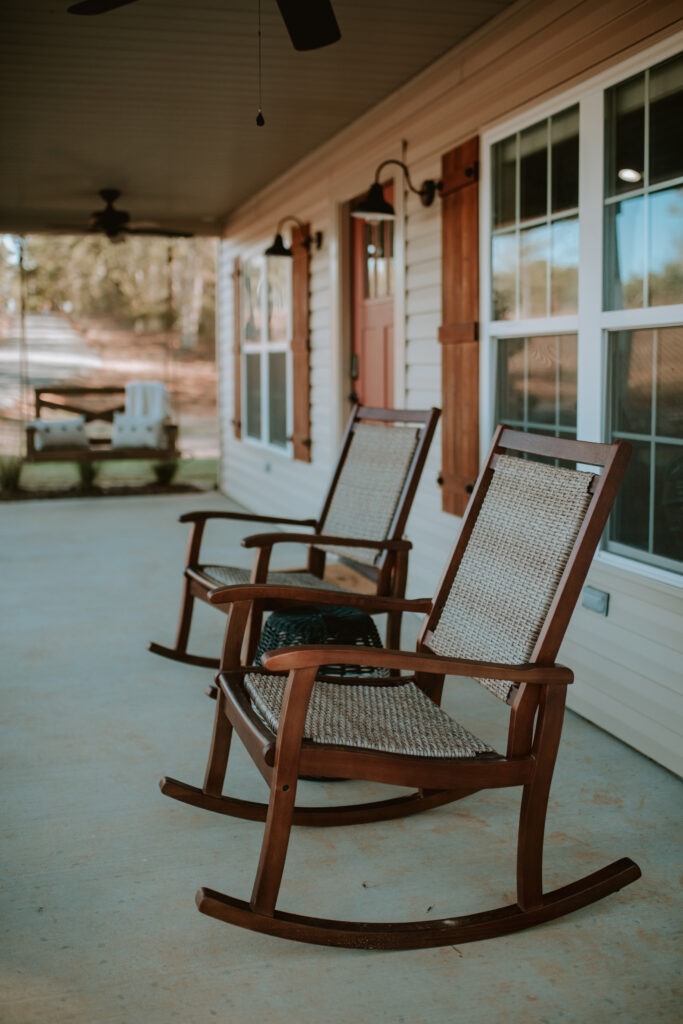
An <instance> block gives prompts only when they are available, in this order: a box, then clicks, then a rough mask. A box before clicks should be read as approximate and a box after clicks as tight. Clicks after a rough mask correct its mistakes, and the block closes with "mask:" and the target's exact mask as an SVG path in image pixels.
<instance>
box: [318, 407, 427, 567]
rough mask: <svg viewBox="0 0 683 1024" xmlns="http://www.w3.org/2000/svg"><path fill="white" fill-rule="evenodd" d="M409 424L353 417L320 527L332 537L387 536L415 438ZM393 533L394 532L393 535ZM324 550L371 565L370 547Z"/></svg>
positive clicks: (374, 554)
mask: <svg viewBox="0 0 683 1024" xmlns="http://www.w3.org/2000/svg"><path fill="white" fill-rule="evenodd" d="M420 432H421V431H420V429H418V428H416V427H415V425H414V424H400V423H397V424H391V425H389V424H386V423H356V424H355V425H354V428H353V436H352V438H351V445H350V447H349V450H348V452H347V455H346V459H345V460H344V464H343V466H342V469H341V473H340V475H339V479H338V480H337V485H336V487H335V490H334V494H333V495H332V500H331V502H330V507H329V509H328V511H327V515H326V516H325V519H324V521H323V522H322V523H321V532H322V533H326V534H328V535H330V536H334V537H350V538H363V537H367V538H369V539H372V540H388V539H389V536H390V532H391V528H392V524H393V522H394V517H395V514H396V511H397V509H398V505H399V502H400V500H401V495H402V493H403V489H404V486H405V484H406V481H407V479H408V475H409V472H410V469H411V466H412V463H413V459H414V456H415V451H416V449H417V445H418V441H419V439H420ZM394 539H396V538H394ZM324 550H326V551H331V552H334V553H335V554H338V555H346V556H347V557H349V558H353V560H354V561H356V562H363V563H365V564H367V565H374V564H375V563H376V562H377V561H379V559H380V558H381V552H380V553H378V552H377V550H373V549H371V548H344V547H332V546H326V547H325V548H324Z"/></svg>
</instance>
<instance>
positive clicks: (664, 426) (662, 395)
mask: <svg viewBox="0 0 683 1024" xmlns="http://www.w3.org/2000/svg"><path fill="white" fill-rule="evenodd" d="M681 396H683V327H667V328H666V329H664V330H659V331H658V332H657V389H656V395H655V398H656V402H657V422H656V430H657V434H658V435H659V436H660V437H675V438H677V439H678V440H679V441H683V401H682V400H681Z"/></svg>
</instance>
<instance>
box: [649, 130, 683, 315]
mask: <svg viewBox="0 0 683 1024" xmlns="http://www.w3.org/2000/svg"><path fill="white" fill-rule="evenodd" d="M679 137H682V138H683V127H681V130H680V132H679ZM648 200H649V204H650V205H649V221H650V224H649V227H650V231H649V233H650V240H649V251H648V268H649V274H648V287H649V295H648V299H649V301H648V305H649V306H669V305H671V304H672V303H674V302H683V188H680V187H679V188H667V189H663V190H662V191H660V192H651V193H650V195H649V197H648Z"/></svg>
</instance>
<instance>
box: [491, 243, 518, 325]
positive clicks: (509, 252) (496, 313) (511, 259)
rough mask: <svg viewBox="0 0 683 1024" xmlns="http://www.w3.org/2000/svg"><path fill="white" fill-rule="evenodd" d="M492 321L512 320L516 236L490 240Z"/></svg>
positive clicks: (514, 299)
mask: <svg viewBox="0 0 683 1024" xmlns="http://www.w3.org/2000/svg"><path fill="white" fill-rule="evenodd" d="M492 253H493V255H492V261H493V267H492V271H493V273H492V278H493V282H492V285H493V319H494V320H514V319H515V314H516V294H517V235H516V234H512V233H511V234H505V235H494V236H493V239H492Z"/></svg>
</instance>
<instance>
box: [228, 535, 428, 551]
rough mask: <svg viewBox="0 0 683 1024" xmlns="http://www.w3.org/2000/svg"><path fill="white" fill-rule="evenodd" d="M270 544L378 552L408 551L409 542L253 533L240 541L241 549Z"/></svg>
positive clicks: (410, 545)
mask: <svg viewBox="0 0 683 1024" xmlns="http://www.w3.org/2000/svg"><path fill="white" fill-rule="evenodd" d="M272 544H333V545H334V546H335V547H346V548H377V550H378V551H410V549H411V548H412V546H413V545H412V544H411V542H410V541H409V540H369V539H366V538H364V537H328V536H327V535H326V534H322V533H279V532H278V533H254V534H252V536H251V537H245V538H244V540H243V541H242V547H243V548H265V547H270V546H271V545H272Z"/></svg>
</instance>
